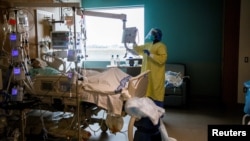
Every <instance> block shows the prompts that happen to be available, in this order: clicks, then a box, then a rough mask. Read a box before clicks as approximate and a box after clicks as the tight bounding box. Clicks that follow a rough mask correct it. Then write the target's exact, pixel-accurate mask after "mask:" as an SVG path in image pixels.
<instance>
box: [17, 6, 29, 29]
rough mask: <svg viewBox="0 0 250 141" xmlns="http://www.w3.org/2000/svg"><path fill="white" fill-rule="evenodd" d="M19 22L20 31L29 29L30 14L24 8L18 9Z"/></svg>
mask: <svg viewBox="0 0 250 141" xmlns="http://www.w3.org/2000/svg"><path fill="white" fill-rule="evenodd" d="M17 24H18V25H17V27H18V31H19V32H26V31H28V27H29V21H28V16H27V15H26V14H25V13H24V12H23V11H22V10H20V11H18V13H17Z"/></svg>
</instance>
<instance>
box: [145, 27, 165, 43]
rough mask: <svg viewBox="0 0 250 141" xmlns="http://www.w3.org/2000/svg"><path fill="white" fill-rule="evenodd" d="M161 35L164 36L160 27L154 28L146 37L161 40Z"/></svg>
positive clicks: (151, 39)
mask: <svg viewBox="0 0 250 141" xmlns="http://www.w3.org/2000/svg"><path fill="white" fill-rule="evenodd" d="M161 37H162V32H161V30H160V29H157V28H152V29H151V30H150V31H149V32H148V34H147V36H146V37H145V39H146V40H150V41H155V40H157V41H161Z"/></svg>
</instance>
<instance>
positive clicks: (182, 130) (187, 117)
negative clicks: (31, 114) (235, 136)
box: [0, 107, 244, 141]
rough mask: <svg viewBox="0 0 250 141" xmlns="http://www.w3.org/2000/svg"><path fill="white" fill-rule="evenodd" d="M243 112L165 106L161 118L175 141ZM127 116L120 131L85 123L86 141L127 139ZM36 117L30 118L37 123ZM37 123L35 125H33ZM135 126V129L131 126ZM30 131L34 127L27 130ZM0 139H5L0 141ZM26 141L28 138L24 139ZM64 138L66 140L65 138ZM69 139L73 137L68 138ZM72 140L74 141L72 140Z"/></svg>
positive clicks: (199, 136) (193, 140) (191, 139)
mask: <svg viewBox="0 0 250 141" xmlns="http://www.w3.org/2000/svg"><path fill="white" fill-rule="evenodd" d="M243 115H244V113H243V111H242V109H238V110H236V111H235V110H225V109H223V108H221V107H205V108H204V107H189V108H166V113H165V115H164V118H163V121H164V123H165V126H166V129H167V132H168V135H169V136H171V137H173V138H175V139H177V141H197V140H199V141H206V140H207V125H209V124H242V117H243ZM103 116H105V114H104V113H103V112H100V113H99V114H98V115H97V116H96V117H103ZM129 118H130V117H129V116H125V117H124V118H123V119H124V125H123V128H122V129H121V132H117V133H116V134H112V133H110V131H109V130H108V131H106V132H102V131H101V129H100V126H99V125H98V124H93V125H89V127H88V128H86V130H87V131H90V132H91V137H90V138H89V141H128V138H127V129H128V122H129ZM39 120H40V119H39V118H38V121H36V122H35V120H30V121H33V122H35V124H37V123H39V122H40V121H39ZM36 126H39V125H36ZM134 129H135V128H134ZM30 130H32V131H34V130H35V129H30ZM39 139H40V141H45V140H43V139H41V138H38V136H35V137H33V138H29V141H39ZM0 141H7V140H3V138H2V140H1V136H0ZM27 141H28V140H27ZM46 141H64V139H58V138H51V137H49V138H48V139H46ZM65 141H66V139H65ZM72 141H73V140H72ZM74 141H76V140H74Z"/></svg>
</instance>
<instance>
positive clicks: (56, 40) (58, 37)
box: [51, 31, 70, 50]
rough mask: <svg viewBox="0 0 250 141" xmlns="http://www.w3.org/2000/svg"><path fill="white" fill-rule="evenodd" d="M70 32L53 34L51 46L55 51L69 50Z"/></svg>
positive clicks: (55, 32)
mask: <svg viewBox="0 0 250 141" xmlns="http://www.w3.org/2000/svg"><path fill="white" fill-rule="evenodd" d="M69 36H70V32H69V31H53V32H51V45H52V48H53V49H60V50H64V49H68V45H69V40H70V39H69Z"/></svg>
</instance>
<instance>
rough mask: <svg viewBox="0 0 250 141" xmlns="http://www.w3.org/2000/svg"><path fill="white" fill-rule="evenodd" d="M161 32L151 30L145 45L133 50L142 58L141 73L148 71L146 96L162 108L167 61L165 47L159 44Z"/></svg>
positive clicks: (135, 47)
mask: <svg viewBox="0 0 250 141" xmlns="http://www.w3.org/2000/svg"><path fill="white" fill-rule="evenodd" d="M161 39H162V32H161V30H160V29H158V28H152V29H151V30H150V32H149V33H148V34H147V36H146V40H149V41H150V42H147V43H146V44H145V45H140V46H134V48H133V49H134V50H135V51H136V52H137V53H138V54H139V55H142V56H143V61H142V67H141V72H144V71H146V70H150V71H151V72H150V73H149V82H148V87H147V94H146V96H147V97H149V98H151V99H152V100H154V102H155V103H156V105H158V106H160V107H163V101H164V93H165V87H164V83H165V64H166V61H167V47H166V45H165V44H164V43H163V42H161Z"/></svg>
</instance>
